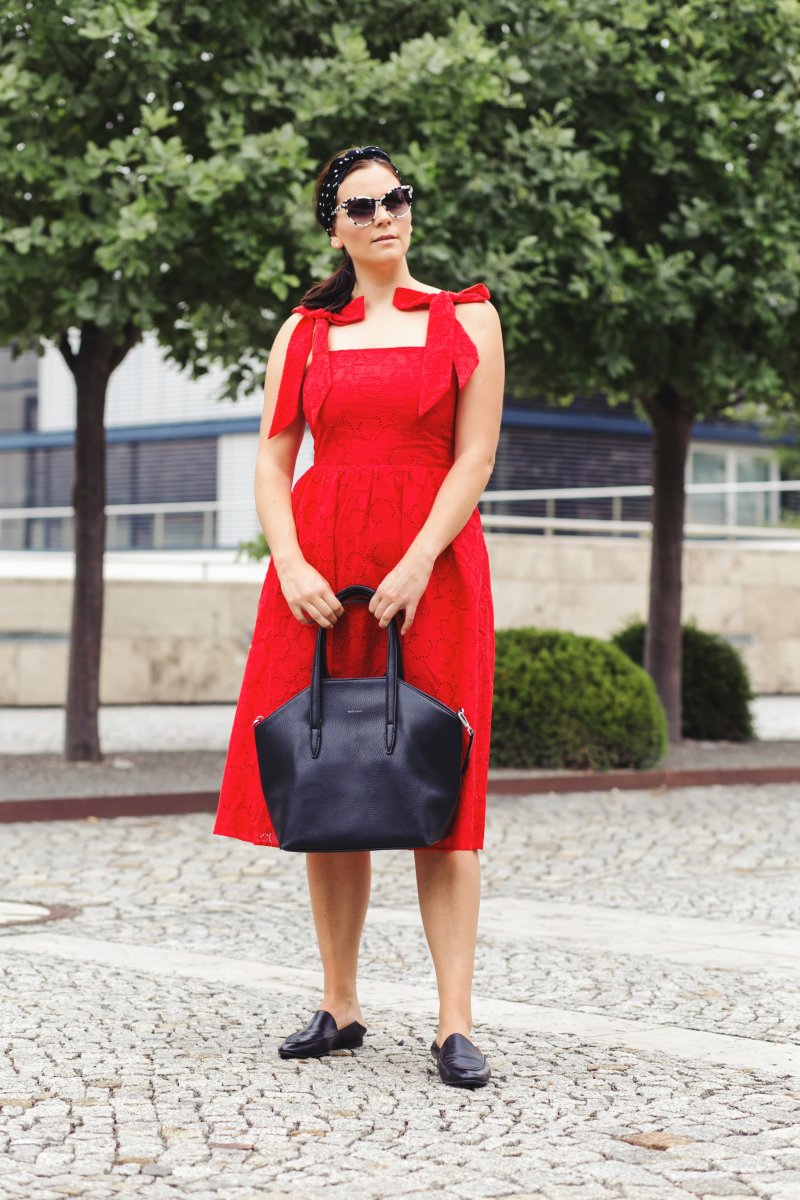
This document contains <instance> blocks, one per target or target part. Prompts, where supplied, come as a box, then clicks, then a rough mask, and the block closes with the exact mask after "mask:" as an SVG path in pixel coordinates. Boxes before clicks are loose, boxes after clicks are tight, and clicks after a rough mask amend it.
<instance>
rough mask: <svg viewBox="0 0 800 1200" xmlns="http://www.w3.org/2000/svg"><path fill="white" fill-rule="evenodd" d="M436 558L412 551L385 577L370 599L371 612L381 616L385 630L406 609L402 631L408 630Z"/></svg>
mask: <svg viewBox="0 0 800 1200" xmlns="http://www.w3.org/2000/svg"><path fill="white" fill-rule="evenodd" d="M435 561H436V560H435V558H433V557H431V555H429V554H425V553H424V552H423V551H421V550H409V551H407V552H406V554H404V555H403V557H402V558H401V559H400V562H399V563H398V564H397V566H396V567H393V568H392V570H391V571H390V572H389V574H388V575H386V576H384V578H383V579H382V580H381V582H380V583H379V584H378V586H377V588H376V589H375V595H374V596H373V597H372V599H371V600H370V602H369V611H370V612H371V613H374V614H375V616H376V617H377V618H378V621H379V623H380V627H381V629H385V628H386V627H387V625H388V624H389V622H390V621H391V620H392V618H393V617H395V616H396V615H397V613H399V612H400V610H401V609H405V614H406V615H405V618H404V620H403V625H402V628H401V629H400V633H401V634H403V633H407V632H408V630H409V629H410V628H411V626H412V624H413V622H414V617H415V616H416V612H417V605H418V604H419V602H420V598H421V597H422V593H423V592H424V591H425V588H426V587H427V586H428V580H429V579H430V577H431V572H432V571H433V564H434V563H435Z"/></svg>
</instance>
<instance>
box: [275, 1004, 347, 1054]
mask: <svg viewBox="0 0 800 1200" xmlns="http://www.w3.org/2000/svg"><path fill="white" fill-rule="evenodd" d="M366 1032H367V1029H366V1026H365V1025H361V1024H359V1022H358V1021H351V1022H350V1024H349V1025H345V1027H344V1029H339V1028H338V1026H337V1024H336V1022H335V1020H334V1019H333V1017H332V1016H331V1014H330V1013H329V1012H328V1011H327V1010H326V1009H324V1008H318V1009H317V1011H316V1012H315V1013H314V1015H313V1017H312V1018H311V1020H310V1021H309V1023H308V1024H307V1025H306V1027H305V1029H300V1030H298V1032H297V1033H292V1034H290V1035H289V1037H288V1038H287V1039H286V1041H285V1042H283V1043H282V1044H281V1045H280V1046H279V1047H278V1054H280V1056H281V1058H320V1057H321V1056H322V1055H323V1054H330V1052H331V1050H352V1049H353V1048H354V1047H355V1046H360V1045H361V1043H362V1042H363V1041H364V1034H365V1033H366Z"/></svg>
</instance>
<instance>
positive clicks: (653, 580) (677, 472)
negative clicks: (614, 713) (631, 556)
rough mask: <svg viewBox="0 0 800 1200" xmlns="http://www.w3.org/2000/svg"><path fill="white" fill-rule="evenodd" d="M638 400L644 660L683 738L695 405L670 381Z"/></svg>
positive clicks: (673, 728) (674, 738) (672, 736)
mask: <svg viewBox="0 0 800 1200" xmlns="http://www.w3.org/2000/svg"><path fill="white" fill-rule="evenodd" d="M642 403H643V405H644V407H645V410H646V412H647V414H648V416H649V418H650V423H651V424H652V427H653V544H652V550H651V555H650V604H649V615H648V618H647V634H646V636H645V649H644V665H645V669H646V670H647V671H648V673H649V674H650V676H651V677H652V679H653V681H654V682H655V685H656V689H657V691H658V694H659V696H660V697H661V702H662V704H663V705H664V709H665V711H666V714H667V724H668V729H669V740H670V742H671V743H672V744H677V743H679V742H680V740H681V726H682V718H681V636H682V635H681V594H682V587H683V570H682V567H683V522H684V509H685V501H686V491H685V487H684V475H685V471H686V455H687V452H688V449H689V439H690V437H691V432H692V424H693V422H694V417H695V410H694V407H693V405H692V404H690V403H689V401H687V400H686V399H685V397H683V396H681V395H680V394H679V393H678V392H676V391H675V390H674V389H673V388H672V387H670V386H669V385H668V384H665V385H664V386H663V387H661V388H660V389H659V391H658V393H657V394H656V395H655V396H654V397H652V398H648V399H643V400H642Z"/></svg>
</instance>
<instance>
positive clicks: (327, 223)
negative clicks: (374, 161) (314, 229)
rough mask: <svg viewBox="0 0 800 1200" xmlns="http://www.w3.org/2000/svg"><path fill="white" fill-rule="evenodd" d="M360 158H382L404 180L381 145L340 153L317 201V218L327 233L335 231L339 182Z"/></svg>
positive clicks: (331, 167)
mask: <svg viewBox="0 0 800 1200" xmlns="http://www.w3.org/2000/svg"><path fill="white" fill-rule="evenodd" d="M360 158H378V159H381V160H382V161H383V162H385V163H388V165H389V166H390V167H391V168H392V170H393V171H394V173H395V175H396V176H397V178H398V179H399V180H400V182H401V183H402V182H403V180H402V178H401V175H400V172H399V171H398V169H397V167H396V166H395V165H394V163H393V162H392V160H391V159H390V158H389V155H388V154H387V153H386V151H385V150H381V148H380V146H362V147H361V148H360V149H358V150H348V152H347V154H340V155H339V156H338V158H335V159H334V160H333V162H332V163H331V165H330V167H329V168H328V174H327V175H326V176H325V181H324V183H323V184H322V187H321V188H320V193H319V201H318V202H317V220H318V221H319V223H320V225H321V226H322V228H323V229H324V230H326V232H327V233H332V232H333V230H332V226H333V215H332V214H333V210H334V208H335V207H336V193H337V191H338V190H339V184H340V183H341V182H342V180H343V179H344V177H345V175H346V174H347V172H348V171H349V170H350V168H351V166H352V165H353V163H354V162H356V161H357V160H358V159H360Z"/></svg>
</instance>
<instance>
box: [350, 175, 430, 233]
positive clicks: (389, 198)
mask: <svg viewBox="0 0 800 1200" xmlns="http://www.w3.org/2000/svg"><path fill="white" fill-rule="evenodd" d="M413 192H414V189H413V188H412V186H411V184H410V183H404V184H401V185H400V187H393V188H391V190H390V191H388V192H385V193H384V194H383V195H382V196H381V197H380V199H379V200H376V199H375V197H374V196H351V197H350V198H349V200H343V201H342V203H341V204H337V205H336V208H334V209H333V211H332V212H331V221H333V218H334V217H335V216H336V214H337V212H338V211H339V209H340V208H343V209H344V211H345V212H346V213H347V215H348V217H349V218H350V220H351V221H352V222H353V224H354V225H359V226H363V225H371V224H372V222H373V221H374V220H375V217H376V216H377V213H378V205H379V204H382V205H383V207H384V208H385V209H386V211H387V212H388V214H389V216H390V217H407V216H408V214H409V213H410V212H411V197H412V195H413Z"/></svg>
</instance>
